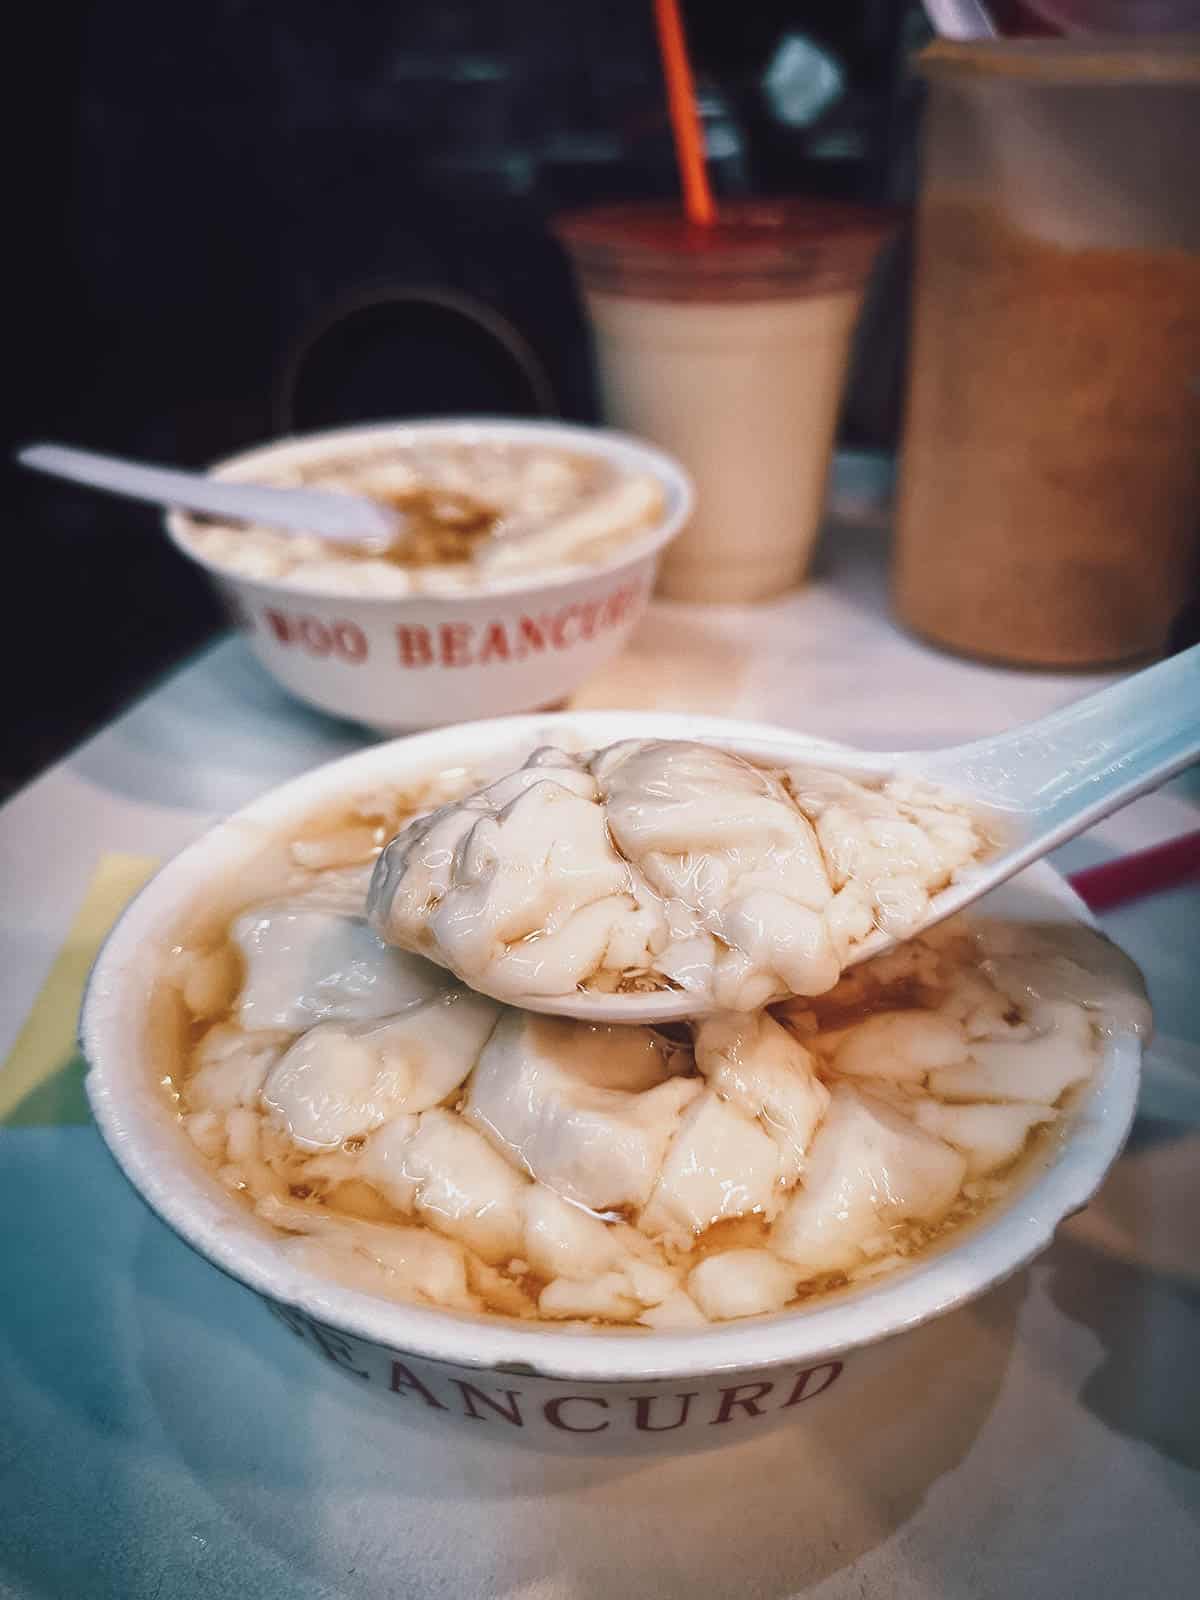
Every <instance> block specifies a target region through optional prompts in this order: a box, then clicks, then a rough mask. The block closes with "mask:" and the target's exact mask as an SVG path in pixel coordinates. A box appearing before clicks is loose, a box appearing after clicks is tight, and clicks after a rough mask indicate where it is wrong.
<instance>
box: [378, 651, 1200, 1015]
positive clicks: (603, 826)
mask: <svg viewBox="0 0 1200 1600" xmlns="http://www.w3.org/2000/svg"><path fill="white" fill-rule="evenodd" d="M1198 756H1200V647H1197V648H1196V649H1193V650H1189V651H1187V652H1185V653H1183V654H1182V655H1180V656H1177V657H1175V658H1174V659H1173V660H1170V661H1167V662H1164V663H1162V664H1161V665H1159V666H1156V667H1152V668H1150V669H1149V670H1147V671H1145V672H1142V673H1139V674H1137V675H1136V676H1134V677H1131V678H1128V679H1126V680H1124V681H1123V682H1121V683H1119V684H1117V685H1115V686H1113V687H1112V688H1110V689H1106V690H1104V691H1102V692H1101V693H1100V694H1097V695H1093V696H1091V697H1090V698H1088V699H1085V700H1082V701H1080V702H1078V703H1076V704H1075V705H1073V706H1069V707H1067V708H1066V709H1065V710H1063V711H1060V712H1056V713H1055V714H1054V715H1052V716H1050V717H1047V718H1045V719H1043V720H1042V721H1041V722H1038V723H1034V724H1031V725H1028V726H1026V727H1022V728H1018V729H1015V730H1012V731H1010V732H1008V733H1005V734H1002V735H1000V736H998V737H996V738H992V739H985V740H980V741H977V742H975V743H972V744H967V745H961V746H957V747H955V748H952V749H948V750H941V751H930V752H901V753H893V754H874V753H869V752H861V751H853V750H848V749H846V750H843V749H841V748H835V747H826V748H825V749H824V750H820V748H819V747H817V748H816V749H814V746H813V743H812V741H810V740H805V739H803V738H802V737H800V736H797V737H796V738H795V740H794V741H785V740H781V741H777V742H774V743H772V744H769V745H754V746H751V745H740V746H738V747H736V748H735V747H733V746H725V747H721V748H717V747H715V746H712V745H707V744H699V743H692V742H688V741H674V740H661V741H656V740H649V741H647V740H628V741H625V742H623V743H620V744H615V745H610V746H609V747H607V748H606V749H603V750H597V751H591V752H587V753H585V754H569V753H566V752H564V751H561V750H556V749H543V750H539V751H537V752H535V754H534V755H533V756H531V757H530V759H529V761H528V762H527V763H526V764H525V765H524V766H523V767H521V768H519V769H518V770H516V771H514V772H511V773H509V774H507V775H506V776H504V777H502V778H501V779H499V781H497V782H495V783H492V784H490V785H489V786H488V787H487V788H485V789H482V790H480V791H479V792H478V793H476V794H473V795H469V796H468V797H466V798H465V799H462V800H459V801H455V802H453V803H452V804H450V805H446V806H443V807H441V808H439V809H438V810H436V811H433V812H431V813H429V814H428V815H426V816H424V817H420V818H417V819H415V820H414V821H413V822H411V823H409V825H408V826H407V827H406V828H405V829H403V831H402V832H401V833H399V834H398V835H397V836H396V837H395V838H394V839H393V840H392V841H391V842H390V844H388V846H387V847H386V849H385V850H384V852H383V854H382V855H381V857H380V858H379V861H378V862H377V864H376V867H375V871H374V875H373V877H372V881H371V888H370V894H369V899H368V914H369V917H370V920H371V923H372V925H373V926H374V928H375V931H376V933H377V934H378V935H379V937H380V938H382V939H383V940H385V941H386V942H387V943H390V944H393V945H397V946H399V947H400V948H402V949H405V950H409V951H413V952H415V953H417V954H420V955H423V956H425V957H427V958H429V959H430V960H432V961H435V962H438V963H439V964H441V965H442V966H444V967H447V968H449V969H450V970H451V971H453V972H454V973H455V974H457V976H458V977H459V978H461V979H462V980H463V981H464V982H465V983H467V984H469V985H470V986H471V987H472V988H473V989H476V990H478V991H479V992H480V993H483V994H487V995H491V996H493V997H494V998H496V999H498V1000H503V1001H506V1002H508V1003H510V1004H513V1005H518V1006H522V1007H524V1008H526V1009H527V1010H532V1011H545V1012H551V1013H554V1014H556V1015H559V1016H568V1017H576V1018H583V1019H586V1020H590V1021H595V1022H604V1023H613V1022H620V1023H643V1024H646V1023H649V1024H656V1023H665V1022H670V1021H676V1020H679V1019H681V1018H685V1017H690V1018H695V1017H698V1016H702V1015H705V1014H708V1013H711V1012H715V1011H752V1010H755V1009H757V1008H758V1007H760V1006H763V1005H766V1004H768V1003H770V1002H771V1001H774V1000H778V999H781V998H783V997H785V996H787V995H816V994H822V993H824V992H825V991H826V990H828V989H831V988H832V987H833V985H834V984H835V983H836V982H837V980H838V977H839V976H840V974H841V973H842V972H843V971H844V970H845V969H846V968H847V967H851V966H854V965H856V964H857V963H858V962H860V961H865V960H867V959H869V958H870V957H873V956H876V955H879V954H880V953H881V952H882V951H883V950H885V949H887V948H888V947H889V946H890V945H891V944H893V943H894V942H896V941H897V940H900V939H906V938H909V937H911V936H912V935H913V934H916V933H918V932H920V931H921V930H922V929H924V928H927V927H929V926H931V925H932V924H933V923H935V922H938V921H940V920H942V919H943V918H944V917H947V916H950V915H952V914H953V913H955V912H958V911H961V910H962V909H963V908H964V907H965V906H967V905H969V904H970V903H971V902H972V901H973V900H975V899H977V898H978V897H979V896H980V895H982V894H985V893H986V892H987V891H988V890H989V889H991V888H993V887H995V886H996V885H998V884H1000V883H1002V882H1003V881H1004V880H1005V879H1007V878H1009V877H1011V876H1012V875H1013V874H1014V873H1016V872H1018V871H1019V870H1020V869H1021V868H1022V867H1025V866H1027V865H1029V863H1030V862H1032V861H1034V860H1036V859H1037V858H1038V857H1040V856H1042V855H1044V854H1046V853H1047V852H1048V851H1050V850H1052V849H1054V848H1055V847H1056V846H1058V845H1059V844H1061V843H1063V842H1064V840H1066V839H1069V838H1071V837H1072V836H1073V835H1074V834H1076V833H1079V832H1081V831H1082V830H1083V829H1084V828H1087V827H1089V826H1091V825H1092V824H1093V823H1094V822H1096V821H1098V820H1099V819H1100V818H1102V817H1104V816H1106V815H1108V814H1109V813H1110V812H1112V811H1115V810H1116V809H1118V807H1120V806H1122V805H1125V804H1126V803H1127V802H1128V801H1130V800H1132V799H1134V798H1135V796H1137V795H1139V794H1142V793H1144V792H1145V791H1146V790H1148V789H1151V788H1154V787H1156V786H1157V785H1158V784H1160V783H1163V782H1164V781H1165V780H1166V779H1167V778H1168V777H1170V776H1171V775H1172V774H1173V773H1175V772H1178V771H1180V770H1181V769H1182V768H1183V767H1185V766H1187V765H1188V764H1189V763H1191V762H1192V761H1195V760H1196V759H1197V757H1198Z"/></svg>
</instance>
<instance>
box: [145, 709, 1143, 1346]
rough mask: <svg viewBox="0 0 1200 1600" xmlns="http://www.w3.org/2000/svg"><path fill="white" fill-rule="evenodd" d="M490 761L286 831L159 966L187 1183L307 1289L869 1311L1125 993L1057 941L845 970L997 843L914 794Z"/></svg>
mask: <svg viewBox="0 0 1200 1600" xmlns="http://www.w3.org/2000/svg"><path fill="white" fill-rule="evenodd" d="M484 766H486V763H485V764H484V765H483V766H479V767H473V766H471V765H465V766H462V765H460V766H456V767H452V768H451V767H444V768H441V769H438V770H430V771H429V772H428V773H427V775H425V777H424V778H423V779H422V780H421V781H420V782H416V783H412V782H407V783H405V784H404V785H403V786H388V785H386V784H379V785H375V786H372V787H371V788H369V789H364V790H359V791H357V792H353V793H347V795H346V796H345V800H344V803H343V804H340V805H339V806H337V807H335V808H333V809H329V808H326V809H325V810H324V811H322V812H321V813H320V814H314V815H313V816H312V817H311V818H310V819H308V820H306V821H305V822H303V823H302V824H300V825H298V826H296V827H294V828H292V829H291V830H290V831H289V832H288V834H287V836H286V837H283V838H281V839H276V840H274V841H273V842H272V845H271V850H270V854H269V861H268V857H266V856H264V861H266V862H268V865H267V866H266V867H264V868H263V869H262V870H259V871H257V872H255V873H254V874H252V875H251V877H249V878H248V879H247V886H246V889H245V892H244V895H243V897H242V898H241V899H240V902H239V903H237V904H236V905H234V906H232V907H230V906H229V905H228V903H226V904H225V906H224V907H223V908H222V910H221V912H220V914H219V915H201V914H199V913H198V914H197V916H196V918H195V919H194V922H193V926H192V928H191V931H189V932H185V934H184V936H183V937H181V938H180V939H179V941H178V942H177V943H176V944H175V945H174V946H173V948H172V950H171V952H170V955H169V957H168V958H167V960H166V961H165V963H164V967H163V970H162V971H161V972H160V973H159V974H158V978H157V983H156V990H155V1005H156V1007H157V1015H158V1019H159V1023H158V1026H159V1037H160V1039H163V1040H167V1039H169V1040H171V1041H173V1043H172V1045H171V1056H170V1059H169V1060H167V1061H164V1063H163V1071H162V1073H161V1078H162V1087H161V1092H162V1093H163V1094H165V1095H166V1096H167V1097H168V1099H169V1103H170V1107H171V1111H172V1115H173V1116H175V1117H177V1118H178V1120H179V1123H180V1124H181V1126H182V1128H183V1130H184V1131H185V1132H186V1134H187V1136H188V1138H189V1140H190V1142H191V1145H192V1147H193V1149H194V1151H195V1157H196V1160H197V1162H202V1163H204V1164H206V1166H207V1167H208V1169H209V1171H210V1172H211V1173H212V1174H213V1176H214V1177H215V1179H216V1180H217V1182H219V1183H220V1184H221V1185H223V1186H224V1187H225V1189H226V1190H228V1191H229V1192H231V1193H232V1194H233V1195H235V1196H236V1197H237V1198H238V1200H239V1201H240V1202H241V1203H242V1204H243V1205H244V1206H245V1207H246V1208H247V1209H248V1210H249V1211H252V1212H253V1214H254V1216H255V1217H256V1218H257V1219H259V1221H260V1222H261V1223H262V1224H265V1225H266V1226H267V1227H268V1228H269V1229H270V1231H271V1233H272V1235H273V1237H274V1238H275V1240H276V1241H277V1248H278V1250H279V1252H281V1253H282V1254H283V1255H284V1256H285V1257H286V1258H288V1259H289V1260H291V1261H293V1262H294V1263H296V1264H297V1265H301V1266H303V1267H304V1268H305V1269H306V1270H308V1271H311V1272H313V1273H315V1274H317V1275H319V1276H321V1277H324V1278H325V1279H327V1280H328V1281H330V1282H331V1283H337V1284H341V1285H345V1286H349V1287H352V1288H355V1289H357V1290H360V1291H364V1292H365V1293H367V1294H368V1295H371V1296H375V1297H380V1298H383V1299H386V1300H393V1301H399V1302H403V1303H415V1304H418V1305H426V1306H430V1307H437V1308H441V1309H443V1310H446V1311H450V1312H454V1313H459V1314H471V1315H476V1316H484V1317H490V1318H501V1319H507V1320H509V1321H511V1322H513V1323H515V1324H520V1325H523V1326H527V1327H529V1328H531V1329H536V1328H538V1327H543V1328H550V1327H553V1328H556V1329H559V1330H564V1329H565V1330H569V1331H572V1332H577V1333H579V1334H581V1335H587V1334H599V1333H603V1332H604V1331H605V1330H610V1331H611V1330H624V1331H626V1332H627V1333H628V1334H629V1335H631V1336H637V1335H640V1336H641V1337H642V1338H649V1337H651V1336H652V1335H653V1334H654V1333H655V1332H656V1331H657V1332H660V1333H661V1332H678V1331H685V1330H691V1329H703V1328H705V1327H707V1326H709V1325H711V1324H714V1323H728V1322H733V1321H738V1320H740V1319H746V1318H756V1317H759V1316H761V1315H763V1314H765V1313H771V1312H780V1311H783V1310H786V1309H788V1308H805V1309H810V1308H812V1307H814V1306H819V1305H821V1304H824V1303H826V1302H829V1301H832V1300H836V1299H837V1298H839V1297H841V1298H845V1297H846V1296H848V1295H852V1294H855V1293H861V1292H865V1291H866V1290H867V1288H868V1287H869V1286H870V1285H873V1284H875V1283H878V1282H879V1281H880V1280H882V1279H884V1278H887V1277H889V1276H890V1275H894V1274H901V1273H903V1272H905V1271H910V1270H912V1269H913V1268H914V1266H916V1265H918V1264H919V1263H920V1262H921V1261H922V1260H923V1259H925V1258H926V1257H928V1256H929V1255H931V1254H932V1253H935V1252H936V1251H938V1250H939V1249H941V1248H943V1247H944V1246H945V1245H946V1244H947V1243H949V1242H952V1241H953V1239H954V1236H955V1235H956V1234H957V1233H964V1232H965V1230H966V1229H967V1228H969V1227H970V1226H972V1225H974V1224H975V1223H976V1222H977V1220H978V1219H980V1218H984V1217H986V1216H987V1215H988V1214H990V1213H993V1212H995V1211H997V1210H998V1209H999V1208H1002V1207H1003V1206H1004V1203H1005V1197H1006V1195H1009V1194H1010V1193H1012V1192H1014V1191H1015V1189H1016V1188H1017V1187H1019V1184H1020V1182H1021V1178H1022V1174H1023V1172H1024V1171H1025V1168H1026V1166H1027V1164H1028V1163H1029V1162H1030V1161H1031V1160H1032V1159H1033V1158H1034V1157H1035V1156H1036V1155H1037V1153H1038V1152H1039V1151H1044V1150H1045V1148H1046V1144H1047V1141H1053V1140H1054V1139H1055V1138H1056V1137H1057V1129H1058V1127H1059V1125H1060V1123H1061V1122H1062V1121H1063V1119H1064V1117H1065V1116H1066V1115H1067V1114H1068V1113H1069V1111H1070V1108H1071V1106H1072V1103H1073V1099H1074V1097H1076V1096H1078V1095H1079V1094H1080V1093H1082V1092H1084V1091H1085V1089H1086V1087H1087V1085H1088V1083H1089V1080H1090V1079H1091V1077H1092V1075H1093V1074H1094V1073H1095V1072H1096V1070H1097V1066H1098V1063H1099V1062H1100V1059H1101V1054H1102V1050H1103V1045H1104V1040H1105V1038H1106V1037H1107V1036H1108V1035H1109V1034H1110V1033H1111V1032H1112V1030H1113V1029H1114V1028H1117V1027H1120V1026H1129V1025H1131V1024H1130V1021H1129V1015H1127V1013H1129V1014H1130V1015H1131V1014H1132V1013H1130V1011H1129V1008H1130V1005H1131V1004H1132V1006H1133V1010H1135V1011H1136V1010H1137V1006H1138V1004H1140V1002H1137V1001H1134V1002H1130V1000H1129V998H1128V997H1129V996H1130V995H1136V994H1137V992H1138V984H1137V980H1136V974H1133V973H1132V969H1131V968H1130V967H1129V964H1128V963H1126V962H1125V961H1124V958H1123V957H1121V956H1120V955H1119V953H1117V952H1116V951H1115V950H1114V949H1113V948H1112V946H1110V945H1108V944H1107V942H1106V941H1104V940H1103V939H1101V938H1100V937H1098V936H1097V935H1094V934H1092V933H1091V932H1090V931H1088V930H1087V929H1084V928H1081V927H1078V926H1070V925H1061V924H1059V925H1034V924H1028V925H1026V924H1022V923H1020V922H1013V921H1011V920H1003V921H997V920H994V919H990V918H988V917H986V916H981V917H978V918H975V919H972V920H971V921H965V922H964V921H956V922H953V923H947V924H943V925H941V926H940V927H937V928H935V929H933V930H932V931H930V932H928V933H926V934H924V935H923V936H921V937H919V938H914V939H910V940H909V941H908V942H906V943H904V944H901V945H900V946H898V947H897V948H896V949H894V950H892V951H891V952H889V953H888V954H887V955H885V956H882V957H880V958H877V959H876V960H874V961H872V962H870V963H868V964H865V965H862V966H859V967H856V968H854V969H853V970H850V971H843V967H844V964H845V961H846V959H847V957H848V956H849V955H850V953H851V952H852V950H853V947H854V944H855V942H856V940H858V939H860V938H862V937H863V936H864V935H865V933H866V932H867V931H868V930H869V929H870V928H871V927H874V926H877V925H885V926H890V927H892V928H893V929H902V928H903V926H904V922H905V919H906V918H912V919H914V920H915V919H916V918H917V917H918V916H919V910H920V906H921V905H922V904H923V903H924V897H927V896H928V895H929V894H930V893H932V892H936V889H937V888H938V887H940V886H943V885H944V884H945V883H946V882H948V881H950V879H951V878H952V877H953V875H954V874H955V873H956V872H959V871H962V870H965V869H966V868H967V867H968V866H969V864H970V863H971V862H972V861H974V860H976V859H978V858H979V857H980V856H982V855H983V854H985V853H986V851H987V849H988V848H989V841H988V839H987V837H986V834H985V832H984V831H983V830H982V829H981V827H980V825H979V824H978V822H977V820H976V819H974V818H972V816H971V815H970V813H969V812H968V811H966V810H965V808H963V807H961V806H960V805H958V804H957V803H956V802H954V801H953V799H951V798H950V797H947V796H944V795H942V794H940V793H937V792H932V791H929V790H928V789H927V788H919V787H917V786H915V785H914V786H906V785H905V784H904V783H903V782H893V783H891V784H889V785H884V786H880V787H876V788H870V787H868V786H863V785H859V784H856V783H854V782H853V781H852V780H849V779H846V778H844V777H842V776H840V775H838V774H836V773H834V772H832V771H828V770H825V769H823V768H821V767H819V766H815V765H814V766H805V767H802V768H795V769H791V770H787V771H781V770H774V769H770V768H766V767H762V766H758V765H755V764H753V763H751V762H749V761H746V760H744V759H743V758H741V757H739V756H736V755H733V754H731V753H730V752H727V751H723V750H721V749H720V748H719V747H717V746H714V745H710V744H700V743H696V742H688V741H679V740H626V741H623V742H622V743H620V744H617V745H614V746H609V747H605V748H601V749H598V750H594V751H582V752H575V753H568V752H565V751H563V750H559V749H556V748H542V749H539V750H535V751H528V752H527V753H526V759H525V760H524V762H521V761H516V762H508V763H505V764H504V766H503V767H502V769H501V770H500V771H499V772H497V771H496V770H495V769H494V768H493V769H491V770H484ZM789 925H790V926H791V927H792V929H793V930H796V929H799V930H800V933H799V935H798V936H796V937H793V938H791V939H789V937H788V928H789ZM539 974H540V981H542V982H543V983H544V984H545V985H549V986H550V987H546V988H544V990H543V991H542V992H547V993H554V992H558V991H557V990H556V989H555V988H554V987H553V985H567V986H570V987H572V988H577V987H579V986H581V985H586V984H588V983H593V982H594V983H597V984H598V985H599V986H601V987H603V988H613V987H619V986H621V985H622V984H627V983H628V984H639V983H665V984H670V985H674V986H678V987H681V988H683V989H684V990H685V991H686V990H687V989H688V987H689V985H691V986H694V991H695V992H696V993H697V995H698V996H699V997H703V999H704V1000H705V1002H706V1003H707V1002H710V1001H712V1000H714V999H715V1001H716V1003H717V1005H718V1009H717V1010H716V1011H715V1012H711V1013H708V1014H706V1015H704V1017H703V1019H702V1020H698V1021H695V1022H691V1023H682V1024H677V1025H671V1026H670V1027H667V1028H664V1029H661V1030H656V1029H650V1028H643V1027H636V1026H623V1027H601V1026H596V1025H592V1024H588V1023H583V1022H573V1021H564V1020H561V1019H557V1018H554V1017H548V1016H543V1015H535V1014H532V1013H530V1012H527V1011H525V1010H523V1009H522V1008H521V1006H520V1004H519V1003H514V1002H519V995H520V993H521V992H522V991H524V992H529V990H528V986H529V984H530V982H531V981H533V982H535V983H536V982H538V981H539ZM464 979H466V980H467V982H464V981H463V980H464ZM468 982H469V983H470V984H471V985H473V987H467V983H468ZM481 991H486V993H485V992H481ZM1114 995H1118V996H1123V997H1124V998H1123V999H1121V1000H1120V1001H1118V1000H1114V998H1113V996H1114ZM1122 1007H1123V1008H1124V1009H1122ZM1138 1016H1139V1018H1140V1013H1139V1014H1138ZM1134 1025H1137V1026H1141V1025H1142V1024H1141V1022H1140V1021H1139V1020H1138V1018H1135V1019H1134Z"/></svg>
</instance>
